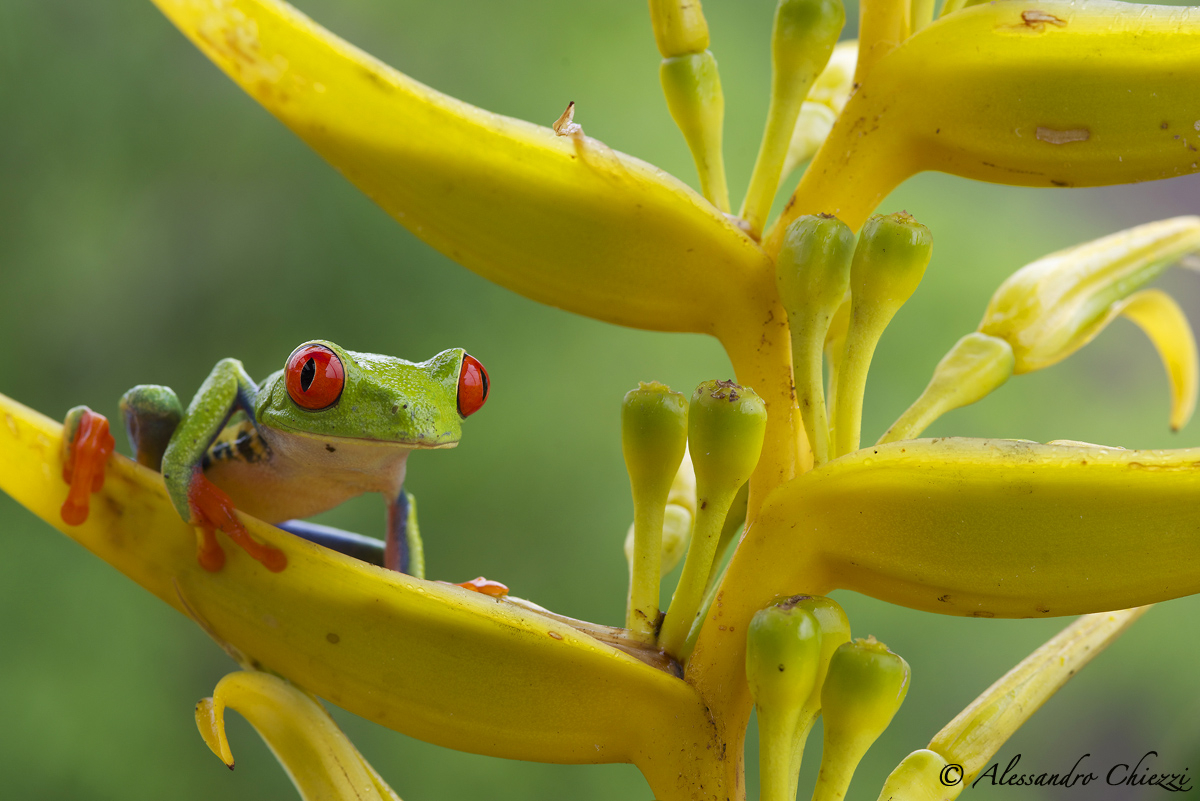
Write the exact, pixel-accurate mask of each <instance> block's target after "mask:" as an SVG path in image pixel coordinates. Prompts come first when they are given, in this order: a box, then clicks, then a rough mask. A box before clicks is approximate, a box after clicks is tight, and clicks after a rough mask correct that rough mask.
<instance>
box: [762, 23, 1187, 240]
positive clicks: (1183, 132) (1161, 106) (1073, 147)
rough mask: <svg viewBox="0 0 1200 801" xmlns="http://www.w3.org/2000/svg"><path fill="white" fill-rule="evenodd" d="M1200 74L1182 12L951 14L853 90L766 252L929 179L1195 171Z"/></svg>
mask: <svg viewBox="0 0 1200 801" xmlns="http://www.w3.org/2000/svg"><path fill="white" fill-rule="evenodd" d="M866 19H867V17H866V16H865V15H864V22H865V21H866ZM873 41H886V39H885V37H882V36H880V37H876V38H875V39H874V40H873ZM867 46H868V45H867V44H866V43H865V42H863V43H862V44H861V47H862V48H863V49H864V50H865V48H866V47H867ZM868 58H869V56H868ZM860 63H861V62H860ZM1198 70H1200V16H1197V15H1196V14H1195V13H1193V12H1192V10H1191V9H1188V8H1179V7H1170V6H1150V5H1136V4H1131V3H1118V2H1108V1H1107V0H1091V1H1090V2H1087V3H1075V2H1070V0H1046V1H1045V2H1037V3H1034V2H1023V1H1022V0H1013V2H998V3H988V4H986V5H981V6H978V7H975V8H969V9H964V10H962V11H958V12H956V13H953V14H949V15H947V16H945V17H942V18H941V19H939V20H938V21H936V22H934V23H933V24H931V25H929V26H927V27H925V28H924V29H922V30H921V31H920V32H919V33H916V34H914V35H913V36H911V37H909V38H908V39H907V40H906V41H904V43H903V44H902V45H900V46H899V47H897V48H895V49H894V50H892V51H891V52H890V54H889V55H886V56H884V57H883V58H881V59H879V60H878V61H877V62H876V64H875V66H874V67H872V68H871V69H870V72H869V73H868V74H867V75H865V76H862V77H860V83H861V85H860V86H859V88H858V90H857V91H856V92H855V93H854V95H853V96H852V97H851V99H850V102H849V103H848V104H847V105H846V108H845V111H844V112H843V113H842V115H841V116H840V117H839V119H838V122H837V124H836V125H835V126H834V128H833V131H832V132H831V133H830V135H829V138H828V139H826V141H825V144H824V145H823V146H822V148H821V150H820V151H819V152H818V153H817V155H816V156H815V157H814V159H813V161H812V164H811V165H810V166H809V168H808V169H807V170H806V171H805V173H804V177H803V178H802V179H801V182H800V186H799V187H798V188H797V190H796V194H795V196H794V198H793V201H792V203H791V204H790V205H789V207H788V208H787V210H786V211H785V212H784V214H783V215H782V216H781V217H780V219H779V220H778V221H777V223H776V224H775V225H774V226H773V227H772V229H771V231H770V232H769V233H768V236H767V238H766V239H765V240H764V242H765V244H766V247H767V249H768V250H769V251H771V252H775V251H776V250H778V248H779V244H780V239H781V237H782V233H783V230H784V229H785V228H786V227H787V225H788V223H790V222H791V221H792V220H793V219H794V218H795V217H798V216H800V215H801V214H813V213H817V212H828V213H830V214H836V215H837V216H838V217H839V218H841V219H842V220H844V221H845V222H846V223H847V224H848V225H850V227H851V228H857V227H858V226H859V225H861V224H862V221H863V220H865V219H866V217H867V215H868V214H870V212H871V210H872V209H874V208H875V206H876V205H878V204H879V202H880V201H881V200H882V199H883V197H884V196H886V195H887V193H888V192H890V191H891V190H892V189H893V188H894V187H895V186H897V185H898V184H899V183H900V182H902V181H903V180H904V179H905V178H907V177H909V176H910V175H914V174H916V173H918V172H921V171H922V170H939V171H941V172H948V173H953V174H955V175H960V176H963V177H966V178H975V179H979V180H984V181H992V182H995V183H1004V184H1016V185H1021V186H1046V187H1054V186H1103V185H1108V184H1118V183H1130V182H1135V181H1148V180H1154V179H1158V178H1170V177H1172V176H1175V175H1185V174H1188V173H1193V172H1197V171H1200V152H1197V149H1198V148H1200V131H1198V130H1196V127H1195V123H1196V121H1197V119H1200V112H1198V111H1194V109H1195V105H1196V104H1195V91H1196V82H1195V76H1196V75H1197V71H1198ZM914 86H919V87H920V91H911V89H912V87H914Z"/></svg>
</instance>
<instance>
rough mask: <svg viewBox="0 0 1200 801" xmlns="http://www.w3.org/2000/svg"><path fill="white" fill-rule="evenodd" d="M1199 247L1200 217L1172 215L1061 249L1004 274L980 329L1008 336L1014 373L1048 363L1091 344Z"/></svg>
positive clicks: (985, 332)
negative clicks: (1117, 308) (1120, 309)
mask: <svg viewBox="0 0 1200 801" xmlns="http://www.w3.org/2000/svg"><path fill="white" fill-rule="evenodd" d="M1197 249H1200V217H1175V218H1172V219H1169V220H1160V221H1158V222H1152V223H1147V224H1145V225H1139V226H1137V227H1136V228H1130V229H1129V230H1127V231H1120V232H1118V233H1115V234H1112V235H1110V236H1106V237H1102V238H1100V239H1097V240H1094V241H1092V242H1086V243H1084V244H1082V245H1076V246H1074V247H1070V248H1066V249H1065V250H1060V251H1058V252H1057V253H1052V254H1050V255H1049V256H1046V257H1044V258H1041V259H1038V260H1037V261H1035V262H1032V263H1031V264H1027V265H1025V266H1024V267H1022V268H1021V269H1020V270H1018V271H1017V272H1015V273H1013V274H1012V275H1011V276H1010V277H1009V278H1008V279H1007V280H1005V282H1004V283H1003V284H1001V285H1000V288H999V289H997V290H996V293H995V294H994V295H993V296H992V299H991V300H990V301H989V302H988V307H987V310H986V311H985V312H984V315H983V322H981V323H980V324H979V330H980V331H981V332H982V333H984V334H987V335H989V336H993V337H999V338H1001V339H1004V340H1007V342H1008V343H1009V344H1010V345H1011V346H1012V349H1013V353H1014V355H1015V356H1016V364H1015V367H1014V371H1015V372H1016V373H1018V374H1019V373H1028V372H1032V371H1034V370H1040V369H1042V368H1044V367H1049V366H1050V365H1052V364H1055V363H1057V362H1059V361H1061V360H1062V359H1065V358H1066V357H1067V356H1069V355H1070V354H1072V353H1074V352H1075V351H1076V350H1078V349H1079V348H1081V347H1083V346H1084V345H1086V344H1087V343H1088V342H1090V341H1091V340H1092V338H1093V337H1095V336H1096V334H1098V333H1099V332H1100V330H1101V329H1103V328H1104V326H1105V325H1106V324H1107V323H1108V322H1109V321H1110V320H1111V319H1112V317H1113V315H1112V313H1111V310H1112V307H1113V305H1114V304H1115V303H1117V301H1119V300H1121V299H1123V298H1125V297H1126V296H1128V295H1129V294H1131V293H1132V292H1134V291H1135V290H1137V289H1139V288H1140V287H1142V286H1144V285H1146V284H1147V283H1149V282H1150V281H1153V280H1154V279H1155V278H1157V277H1158V276H1159V275H1161V274H1162V272H1163V271H1164V270H1165V269H1166V268H1167V267H1168V266H1170V265H1171V264H1172V263H1173V262H1175V261H1177V260H1178V259H1179V258H1180V257H1182V256H1184V255H1186V254H1188V253H1190V252H1192V251H1194V250H1197Z"/></svg>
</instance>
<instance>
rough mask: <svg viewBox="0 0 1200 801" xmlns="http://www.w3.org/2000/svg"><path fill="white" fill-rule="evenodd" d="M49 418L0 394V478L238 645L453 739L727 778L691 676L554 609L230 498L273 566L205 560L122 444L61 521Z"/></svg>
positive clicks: (662, 791)
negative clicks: (420, 569) (451, 581)
mask: <svg viewBox="0 0 1200 801" xmlns="http://www.w3.org/2000/svg"><path fill="white" fill-rule="evenodd" d="M61 430H62V427H61V425H59V424H58V423H56V422H54V421H51V420H49V419H47V418H45V417H43V416H42V415H39V414H37V413H36V412H33V411H31V410H30V409H27V408H25V407H23V406H21V405H20V404H18V403H16V402H14V401H12V400H9V399H8V398H4V397H3V396H0V489H3V490H4V491H5V492H7V493H8V494H10V495H11V496H13V497H14V498H15V499H16V500H17V501H18V502H20V503H22V504H24V505H25V506H26V507H28V508H29V509H30V510H31V511H33V512H34V513H35V514H37V515H38V516H40V517H42V518H43V519H44V520H46V521H47V522H48V523H50V524H51V525H53V526H55V527H56V528H58V529H59V530H61V531H62V532H63V533H65V534H67V535H68V536H70V537H71V538H72V539H74V540H76V541H77V542H79V543H80V544H81V545H83V546H84V547H86V548H87V549H89V550H90V551H92V552H93V553H94V554H96V555H97V556H99V557H100V558H101V559H103V560H105V561H106V562H108V563H109V564H111V565H112V566H113V567H115V568H117V569H118V570H120V571H121V572H122V573H124V574H125V575H127V576H128V577H130V578H131V579H133V580H134V581H136V582H137V583H138V584H141V585H142V586H143V587H144V588H146V589H147V590H149V591H150V592H151V593H153V594H154V595H156V596H158V597H159V598H160V599H161V600H163V601H165V602H166V603H168V604H170V605H171V606H173V607H175V608H176V609H177V610H179V611H180V612H183V613H184V614H187V615H189V616H190V617H192V618H193V619H195V620H197V622H200V623H201V624H202V625H203V626H204V627H205V628H206V630H208V631H209V632H210V633H211V634H212V635H213V636H214V637H216V638H218V640H219V641H221V642H223V643H224V644H226V645H228V646H230V647H231V648H232V649H235V650H236V651H238V652H240V653H241V654H243V655H244V657H245V659H246V660H247V661H248V662H249V663H251V664H255V665H261V666H262V667H263V668H265V669H268V670H271V671H274V672H278V673H280V674H282V675H284V676H287V677H288V678H289V679H291V680H293V681H295V682H297V683H298V684H299V685H301V686H303V687H304V688H306V689H308V690H311V691H312V692H314V693H316V694H317V695H320V696H321V697H323V698H326V699H328V700H329V701H331V702H332V703H335V704H337V705H338V706H341V707H343V708H344V709H347V710H349V711H351V712H354V713H355V714H358V715H361V716H363V717H365V718H367V719H369V720H373V721H375V722H376V723H380V724H382V725H384V726H388V727H390V728H393V729H396V730H398V731H401V732H404V733H406V734H408V735H410V736H413V737H418V738H420V739H423V740H426V741H427V742H431V743H435V744H438V745H443V746H447V747H450V748H457V749H459V750H464V751H472V752H475V753H480V754H488V755H491V756H499V757H506V758H511V759H528V760H538V761H544V762H564V763H602V762H635V763H636V764H638V765H639V767H641V769H642V771H643V773H644V774H645V775H646V777H647V779H648V781H649V782H650V785H651V787H652V788H653V789H654V791H655V794H656V796H657V797H659V798H664V799H666V798H676V797H678V795H677V790H676V789H675V788H676V787H677V785H679V784H680V783H686V782H687V781H693V780H699V781H704V782H709V781H711V782H713V783H714V784H715V785H717V786H720V785H721V784H722V783H723V782H726V781H729V777H728V776H726V773H725V772H724V771H726V770H727V766H726V765H725V764H719V765H714V764H712V763H709V762H705V761H703V760H702V759H699V758H697V756H696V752H697V750H699V751H703V750H704V749H705V747H706V746H707V745H711V743H712V740H711V737H712V736H713V735H712V732H713V728H712V723H711V718H710V717H709V716H708V713H707V711H706V710H705V708H704V705H703V704H702V703H701V702H700V699H699V698H698V697H697V696H696V694H695V692H694V691H693V690H692V689H691V688H690V687H688V686H687V685H686V684H685V683H684V682H682V681H680V680H679V679H677V678H675V677H673V676H671V675H669V674H667V673H665V672H663V671H660V670H657V669H655V668H652V667H650V666H648V665H646V664H644V663H642V662H640V661H638V660H636V659H634V658H632V657H630V656H628V655H626V654H624V653H622V652H621V651H618V650H616V649H614V648H611V647H609V646H608V645H605V644H603V643H601V642H599V641H597V640H594V639H592V638H591V637H589V636H586V635H584V634H582V633H580V632H579V631H577V630H576V629H574V628H572V627H571V626H568V625H566V624H565V623H562V622H559V621H557V620H554V619H551V618H548V617H545V616H542V615H539V614H536V613H534V612H531V611H527V610H525V609H522V608H520V607H518V606H516V605H514V604H508V603H504V602H501V601H497V600H496V599H494V598H489V597H487V596H484V595H480V594H478V593H473V592H468V591H466V590H462V589H459V588H457V587H452V586H447V585H443V584H438V583H435V582H429V581H422V580H419V579H415V578H412V577H411V576H406V575H403V574H400V573H396V572H394V571H389V570H383V569H380V568H376V567H373V566H371V565H368V564H366V563H363V562H359V561H357V560H354V559H351V558H349V557H346V556H343V555H341V554H338V553H335V552H334V551H330V550H328V549H325V548H321V547H320V546H317V545H313V544H311V543H308V542H306V541H304V540H301V539H298V538H296V537H293V536H291V535H289V534H287V533H285V532H283V531H280V530H279V529H276V528H274V527H272V526H268V525H265V524H263V523H261V522H259V521H257V520H255V519H253V518H249V517H245V516H243V517H242V521H243V522H244V523H245V525H246V527H247V529H249V531H250V533H251V535H253V536H254V537H255V538H256V539H259V540H260V541H264V542H266V543H268V544H270V545H272V546H274V547H276V548H279V549H280V550H282V551H283V552H284V553H285V554H286V555H287V569H286V570H284V571H283V572H281V573H270V572H268V571H266V569H265V568H263V567H262V566H261V565H260V564H259V563H258V562H255V561H254V560H252V559H250V558H249V557H247V556H246V555H245V554H243V553H242V552H241V551H240V550H238V549H235V548H228V549H226V554H227V558H228V561H227V562H226V564H225V567H224V568H223V569H222V570H221V571H219V572H216V573H210V572H208V571H206V570H204V569H202V568H201V567H200V566H199V564H197V561H196V545H195V533H194V531H193V530H192V529H191V528H190V527H189V526H188V525H186V524H185V523H184V522H183V521H182V520H181V519H180V518H179V514H178V512H176V511H175V509H174V507H173V506H172V505H171V503H170V501H169V500H168V498H167V494H166V490H165V488H164V487H163V483H162V478H161V477H160V476H159V475H158V474H157V473H155V472H153V471H151V470H148V469H146V468H144V467H142V466H141V465H138V464H136V463H134V462H131V461H130V460H128V459H125V458H124V457H121V456H114V457H112V459H111V460H110V461H109V464H108V473H107V478H106V481H105V484H104V488H103V490H102V491H101V492H100V493H97V494H94V495H92V496H91V513H90V515H89V517H88V520H87V522H85V523H84V524H83V525H81V526H78V527H71V526H67V525H66V524H65V523H63V521H62V519H61V517H60V515H59V508H60V506H61V505H62V502H63V499H64V498H65V497H66V491H67V485H66V484H65V483H64V482H63V480H62V462H61V458H60V456H59V449H60V437H61ZM681 742H682V743H683V747H682V748H681V747H680V745H679V744H680V743H681ZM705 771H709V772H708V773H705ZM689 774H690V778H688V776H689ZM681 776H683V777H684V778H680V777H681Z"/></svg>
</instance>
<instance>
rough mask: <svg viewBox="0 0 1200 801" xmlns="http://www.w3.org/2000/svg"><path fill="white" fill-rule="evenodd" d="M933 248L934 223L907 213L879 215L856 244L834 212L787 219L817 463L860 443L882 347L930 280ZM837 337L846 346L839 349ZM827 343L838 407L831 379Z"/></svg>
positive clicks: (784, 280)
mask: <svg viewBox="0 0 1200 801" xmlns="http://www.w3.org/2000/svg"><path fill="white" fill-rule="evenodd" d="M932 252H933V240H932V237H931V236H930V233H929V229H928V228H926V227H925V226H924V225H921V224H920V223H918V222H917V221H916V220H914V219H913V218H912V216H911V215H909V214H906V213H904V212H900V213H897V214H889V215H886V216H884V215H876V216H874V217H871V218H870V219H869V220H867V222H866V224H865V225H864V226H863V230H862V234H861V235H860V236H859V238H858V241H857V243H855V240H854V234H853V233H852V232H851V231H850V229H849V227H848V226H846V225H845V223H843V222H841V221H840V220H838V219H837V218H835V217H832V216H829V215H816V216H804V217H799V218H797V219H796V220H794V221H793V222H792V223H791V225H789V226H788V228H787V232H786V234H785V238H784V244H783V248H782V249H781V250H780V252H779V259H778V260H777V261H776V279H777V285H778V288H779V297H780V300H781V301H782V302H783V305H784V308H786V309H787V311H788V322H789V326H790V329H791V336H792V359H793V370H794V375H795V382H796V397H797V401H798V403H799V406H800V416H801V419H802V420H803V422H804V430H805V433H806V434H807V435H808V441H809V443H810V444H811V446H812V449H813V458H814V461H815V462H816V464H818V465H819V464H822V463H823V462H825V461H827V460H829V459H832V458H835V457H837V456H842V455H844V454H847V453H849V452H851V451H854V450H857V449H858V442H859V430H860V427H861V423H862V401H863V392H864V390H865V387H866V381H867V370H868V369H869V368H870V366H871V358H872V357H873V356H874V354H875V346H876V345H877V344H878V343H879V338H880V337H881V336H882V334H883V331H884V329H885V328H886V327H887V325H888V323H889V322H891V320H892V317H894V316H895V314H896V312H897V311H899V309H900V307H901V306H903V305H904V303H905V302H906V301H907V300H908V299H909V297H911V296H912V293H913V292H914V291H915V290H916V288H917V285H918V284H919V283H920V282H921V278H922V276H923V275H924V274H925V267H926V266H927V265H928V264H929V259H930V256H931V255H932ZM847 290H849V294H850V296H849V298H848V299H847V298H846V292H847ZM843 308H844V309H845V310H846V311H844V312H841V313H839V310H841V309H843ZM842 315H844V317H843V316H842ZM839 317H841V318H842V321H843V325H844V327H843V325H839V320H838V318H839ZM831 340H837V341H838V342H839V343H840V345H839V346H837V347H834V348H832V349H830V348H829V347H828V345H829V343H830V341H831ZM827 351H830V352H829V356H830V376H831V379H830V385H831V386H830V392H831V396H832V397H831V399H830V403H829V407H831V408H832V409H833V413H832V415H827V412H826V408H827V405H826V397H825V386H824V382H823V381H822V354H823V353H825V352H827Z"/></svg>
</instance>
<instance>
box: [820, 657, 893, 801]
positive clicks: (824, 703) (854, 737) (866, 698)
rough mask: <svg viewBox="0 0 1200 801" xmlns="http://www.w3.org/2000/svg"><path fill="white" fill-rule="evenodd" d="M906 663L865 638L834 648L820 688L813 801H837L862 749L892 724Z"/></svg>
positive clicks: (847, 786)
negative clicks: (820, 734)
mask: <svg viewBox="0 0 1200 801" xmlns="http://www.w3.org/2000/svg"><path fill="white" fill-rule="evenodd" d="M910 675H911V673H910V671H909V668H908V663H907V662H905V661H904V659H902V658H901V657H900V656H898V655H897V654H894V653H892V652H891V651H889V650H888V649H887V646H885V645H884V644H883V643H881V642H878V641H876V640H875V638H874V637H868V638H867V639H865V640H855V641H854V642H848V643H845V644H844V645H842V646H841V647H839V648H838V649H837V650H836V651H835V652H834V654H833V658H832V659H831V660H830V661H829V674H828V675H827V676H826V677H825V684H824V686H823V687H822V688H821V712H822V715H823V716H824V720H825V745H824V748H823V749H822V752H821V772H820V775H819V776H818V778H817V786H816V788H815V789H814V791H813V801H841V799H842V798H844V797H845V796H846V790H847V788H849V786H850V780H851V779H852V778H853V777H854V771H855V769H856V768H857V767H858V763H859V762H860V761H862V758H863V755H864V754H866V753H867V749H868V748H870V747H871V745H872V744H873V743H874V742H875V741H876V740H877V739H879V735H881V734H883V731H884V729H886V728H887V727H888V724H889V723H891V722H892V718H893V717H895V715H896V712H897V710H899V709H900V704H902V703H903V702H904V697H905V696H906V695H907V694H908V682H909V678H910Z"/></svg>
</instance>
